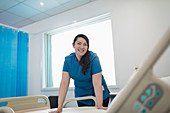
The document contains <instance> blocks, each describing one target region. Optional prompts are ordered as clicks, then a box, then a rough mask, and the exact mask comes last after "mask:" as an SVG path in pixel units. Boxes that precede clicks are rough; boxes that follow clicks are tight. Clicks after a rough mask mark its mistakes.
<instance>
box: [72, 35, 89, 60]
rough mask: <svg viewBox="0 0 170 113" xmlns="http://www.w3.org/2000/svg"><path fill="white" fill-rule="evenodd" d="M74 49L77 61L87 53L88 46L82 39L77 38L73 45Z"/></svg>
mask: <svg viewBox="0 0 170 113" xmlns="http://www.w3.org/2000/svg"><path fill="white" fill-rule="evenodd" d="M73 47H74V49H75V53H76V57H77V59H78V60H80V59H81V57H82V56H83V55H84V54H85V53H86V52H87V49H88V45H87V42H86V40H85V39H84V38H81V37H78V38H77V40H76V42H75V44H73Z"/></svg>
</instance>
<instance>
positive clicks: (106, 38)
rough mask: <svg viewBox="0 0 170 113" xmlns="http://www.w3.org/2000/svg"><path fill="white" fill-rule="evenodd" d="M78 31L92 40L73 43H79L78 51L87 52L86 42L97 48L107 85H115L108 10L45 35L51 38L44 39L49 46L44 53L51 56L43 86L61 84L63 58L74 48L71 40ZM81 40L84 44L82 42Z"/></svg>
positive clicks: (91, 48)
mask: <svg viewBox="0 0 170 113" xmlns="http://www.w3.org/2000/svg"><path fill="white" fill-rule="evenodd" d="M77 34H85V35H86V36H88V38H89V40H90V41H89V43H90V47H88V45H86V43H84V42H81V41H80V42H78V43H77V45H76V46H74V47H77V46H80V48H79V49H77V51H78V52H79V53H78V55H80V56H81V54H83V53H84V51H85V47H86V46H87V47H88V48H89V50H93V51H95V52H96V53H97V55H98V56H99V58H100V63H101V65H102V73H103V75H104V76H105V80H106V82H107V85H108V86H113V85H116V78H115V67H114V65H115V64H114V51H113V40H112V28H111V19H110V15H109V14H105V15H101V16H98V17H95V18H91V19H88V20H85V21H82V22H78V23H75V24H73V25H69V26H65V27H62V28H59V29H57V30H54V31H52V32H50V33H48V34H46V36H45V37H46V39H47V40H48V41H47V40H46V41H45V45H46V47H47V49H48V50H47V51H46V52H45V53H47V54H46V56H48V57H46V58H45V60H46V64H45V66H46V72H48V73H47V74H45V75H47V76H44V79H43V81H44V83H43V88H48V87H56V88H58V87H59V85H60V80H61V77H62V76H61V75H62V68H63V62H64V58H65V56H67V55H68V54H70V53H72V52H73V51H74V48H73V45H72V44H71V43H72V41H73V37H75V36H76V35H77ZM81 43H83V44H82V45H81ZM79 44H80V45H79ZM46 47H45V48H46ZM47 58H48V59H47ZM47 64H48V65H49V66H47ZM50 67H51V68H50ZM70 87H74V83H73V81H72V80H71V81H70Z"/></svg>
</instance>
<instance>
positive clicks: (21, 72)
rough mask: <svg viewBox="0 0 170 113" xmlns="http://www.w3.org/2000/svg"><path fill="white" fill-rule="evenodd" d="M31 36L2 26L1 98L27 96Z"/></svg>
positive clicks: (0, 30)
mask: <svg viewBox="0 0 170 113" xmlns="http://www.w3.org/2000/svg"><path fill="white" fill-rule="evenodd" d="M28 43H29V35H28V33H24V32H22V31H19V32H18V31H17V30H13V29H10V28H6V27H3V26H0V98H7V97H17V96H26V95H27V79H28V78H27V76H28V50H29V49H28V48H29V47H28Z"/></svg>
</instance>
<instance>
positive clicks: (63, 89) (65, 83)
mask: <svg viewBox="0 0 170 113" xmlns="http://www.w3.org/2000/svg"><path fill="white" fill-rule="evenodd" d="M69 83H70V75H69V73H68V72H62V80H61V83H60V88H59V96H58V108H57V111H51V112H50V113H61V112H62V107H63V103H64V100H65V97H66V94H67V90H68V87H69Z"/></svg>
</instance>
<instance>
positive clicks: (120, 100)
mask: <svg viewBox="0 0 170 113" xmlns="http://www.w3.org/2000/svg"><path fill="white" fill-rule="evenodd" d="M169 44H170V27H169V29H168V30H167V32H166V33H165V34H164V35H163V37H162V39H161V40H160V41H159V43H158V44H157V45H156V47H155V48H154V49H153V51H152V52H151V54H150V55H149V56H148V58H147V59H146V60H145V61H144V63H143V64H142V66H141V68H140V69H139V70H138V71H136V73H134V75H133V76H132V77H131V79H130V80H129V82H128V84H127V85H126V86H125V87H124V88H123V89H122V90H121V91H120V92H119V93H118V95H117V96H116V97H115V98H114V100H113V101H112V102H111V104H110V105H109V107H108V110H99V109H97V107H76V108H63V113H89V112H91V113H169V112H170V85H169V84H167V83H166V82H164V81H163V80H161V79H160V78H157V77H156V76H155V75H154V74H153V72H152V69H153V66H154V64H155V63H156V61H157V60H158V59H159V58H160V56H161V55H162V54H163V52H164V51H165V50H166V48H167V47H168V46H169ZM56 109H57V108H56ZM56 109H45V110H39V111H30V112H27V113H48V112H49V111H52V110H56Z"/></svg>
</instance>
